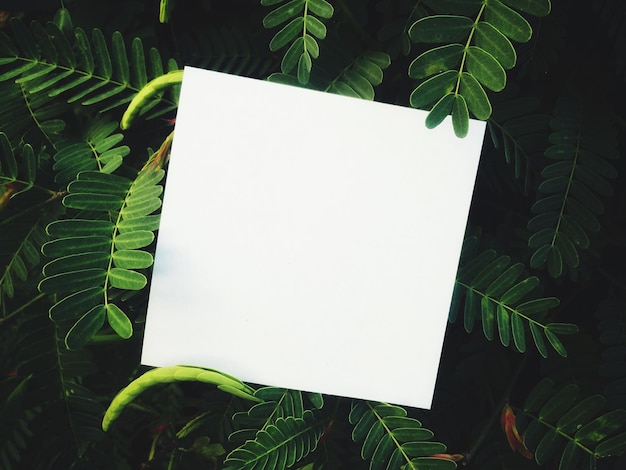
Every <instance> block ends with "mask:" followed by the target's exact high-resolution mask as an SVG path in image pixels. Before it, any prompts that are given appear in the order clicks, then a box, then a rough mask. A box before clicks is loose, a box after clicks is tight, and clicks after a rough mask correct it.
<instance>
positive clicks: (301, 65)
mask: <svg viewBox="0 0 626 470" xmlns="http://www.w3.org/2000/svg"><path fill="white" fill-rule="evenodd" d="M311 67H312V62H311V56H310V55H309V53H308V52H303V53H302V54H301V55H300V59H299V60H298V81H299V82H300V83H301V84H303V85H306V84H307V83H309V78H310V77H311Z"/></svg>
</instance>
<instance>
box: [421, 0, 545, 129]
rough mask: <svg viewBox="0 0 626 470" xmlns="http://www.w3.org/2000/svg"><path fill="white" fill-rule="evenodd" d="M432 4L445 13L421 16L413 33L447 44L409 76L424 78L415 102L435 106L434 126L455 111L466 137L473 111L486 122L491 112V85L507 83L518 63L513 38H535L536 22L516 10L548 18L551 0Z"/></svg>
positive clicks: (429, 52) (501, 86) (424, 56)
mask: <svg viewBox="0 0 626 470" xmlns="http://www.w3.org/2000/svg"><path fill="white" fill-rule="evenodd" d="M428 3H429V4H431V6H432V7H433V8H435V11H437V13H439V14H437V15H433V16H427V17H425V18H420V19H419V20H417V21H416V22H415V23H413V25H412V26H411V28H410V29H409V36H410V37H411V39H412V40H413V41H414V42H416V43H426V44H433V43H434V44H443V45H440V46H437V47H435V48H433V49H429V50H427V51H426V52H424V53H422V54H421V55H419V56H418V57H417V58H416V59H415V60H414V61H413V62H412V63H411V64H410V66H409V76H410V77H411V78H414V79H418V80H422V82H421V83H420V84H419V85H418V86H417V87H416V88H415V89H414V90H413V92H412V93H411V97H410V102H411V106H413V107H415V108H424V107H429V108H430V112H429V114H428V117H427V118H426V125H427V126H428V127H429V128H432V127H436V126H438V125H439V124H440V123H441V122H442V121H443V120H444V119H445V117H446V116H448V115H449V114H452V123H453V126H454V131H455V133H456V134H457V136H459V137H464V136H465V135H466V134H467V132H468V125H469V113H470V112H471V113H472V114H473V115H474V116H475V117H476V118H477V119H482V120H486V119H488V118H489V116H490V115H491V111H492V107H491V103H490V101H489V98H488V97H487V93H486V92H485V88H487V89H489V90H491V91H495V92H497V91H501V90H502V89H504V87H505V85H506V70H507V69H511V68H513V67H514V66H515V63H516V61H517V55H516V52H515V48H514V46H513V44H512V43H511V41H517V42H526V41H528V40H529V39H530V38H531V36H532V28H531V26H530V24H529V23H528V22H527V21H526V20H525V19H524V17H523V16H522V15H521V14H520V13H518V11H516V9H517V10H520V11H522V12H525V13H528V14H531V15H535V16H545V15H547V14H548V13H549V12H550V8H551V5H550V0H537V1H533V2H526V1H513V0H511V1H506V2H504V3H503V2H501V1H500V0H490V1H487V0H483V1H470V2H454V3H452V2H443V3H442V2H434V1H433V2H428ZM505 3H506V4H505ZM467 15H470V16H467ZM433 104H434V105H433Z"/></svg>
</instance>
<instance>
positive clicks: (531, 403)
mask: <svg viewBox="0 0 626 470" xmlns="http://www.w3.org/2000/svg"><path fill="white" fill-rule="evenodd" d="M553 387H554V382H553V381H552V380H551V379H548V378H544V379H541V380H540V381H539V382H538V383H537V385H535V387H534V388H533V389H532V390H531V392H530V393H529V394H528V396H527V397H526V401H525V402H524V411H525V412H527V413H535V412H536V411H539V409H540V408H541V407H542V406H543V405H544V403H545V402H546V401H547V400H548V397H549V396H550V392H551V391H552V388H553Z"/></svg>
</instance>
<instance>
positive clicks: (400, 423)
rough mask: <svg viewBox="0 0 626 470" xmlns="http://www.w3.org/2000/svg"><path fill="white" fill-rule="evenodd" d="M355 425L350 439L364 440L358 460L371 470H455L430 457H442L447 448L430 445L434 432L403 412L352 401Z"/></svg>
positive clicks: (435, 443) (443, 462)
mask: <svg viewBox="0 0 626 470" xmlns="http://www.w3.org/2000/svg"><path fill="white" fill-rule="evenodd" d="M349 419H350V423H351V424H352V425H354V429H353V431H352V439H353V440H354V441H356V442H360V441H362V440H363V447H362V448H361V457H362V458H363V459H364V460H367V461H369V462H370V465H369V468H370V469H371V470H376V469H385V468H406V469H419V468H430V469H441V470H445V469H454V468H456V465H455V464H454V462H452V461H450V460H446V459H441V458H431V457H430V456H431V455H434V454H442V453H444V452H445V450H446V446H445V445H444V444H441V443H440V442H432V441H430V439H432V437H433V432H432V431H430V430H428V429H426V428H424V427H422V423H420V422H419V421H418V420H416V419H415V418H409V417H407V412H406V410H405V409H404V408H401V407H398V406H393V405H389V404H386V403H372V402H363V401H355V402H353V403H352V410H351V411H350V418H349Z"/></svg>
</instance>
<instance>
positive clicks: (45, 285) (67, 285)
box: [39, 269, 106, 294]
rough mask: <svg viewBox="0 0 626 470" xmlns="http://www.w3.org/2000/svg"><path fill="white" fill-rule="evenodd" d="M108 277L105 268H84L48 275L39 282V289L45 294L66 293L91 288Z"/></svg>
mask: <svg viewBox="0 0 626 470" xmlns="http://www.w3.org/2000/svg"><path fill="white" fill-rule="evenodd" d="M105 277H106V271H105V270H104V269H82V270H80V271H69V272H64V273H61V274H55V275H54V276H50V277H46V278H45V279H43V280H42V281H41V282H40V283H39V290H40V291H41V292H43V293H44V294H57V293H58V294H64V293H68V294H69V293H70V292H76V291H80V290H83V289H89V288H90V287H93V286H94V285H98V284H102V283H103V282H104V279H105Z"/></svg>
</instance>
